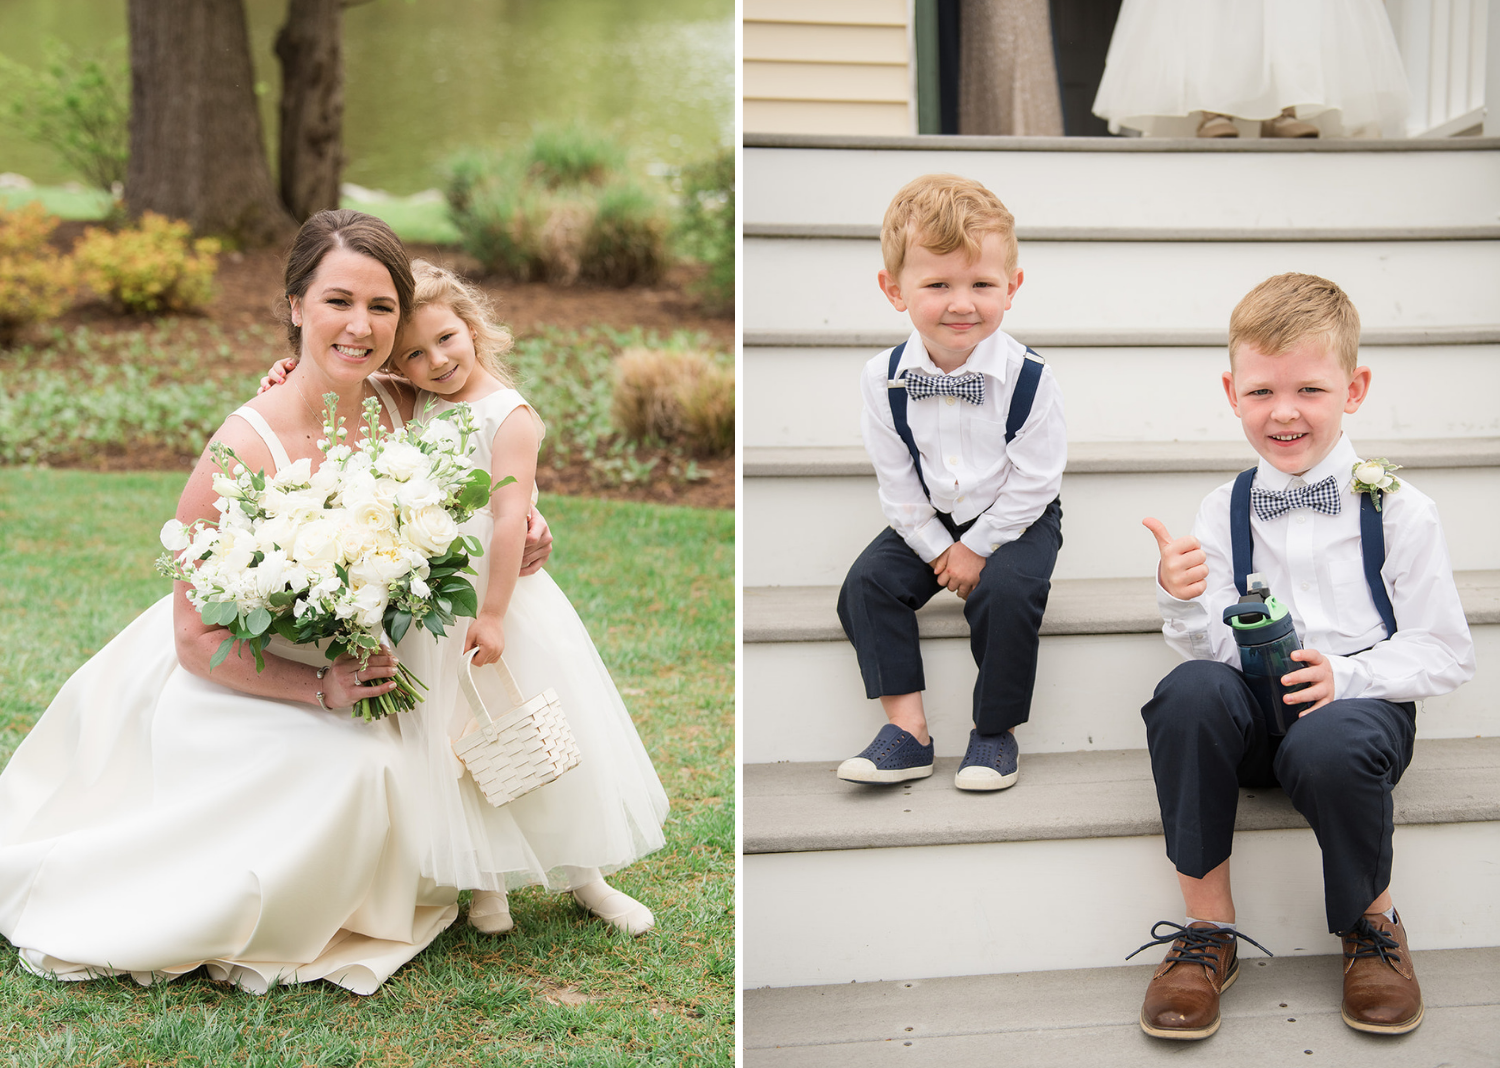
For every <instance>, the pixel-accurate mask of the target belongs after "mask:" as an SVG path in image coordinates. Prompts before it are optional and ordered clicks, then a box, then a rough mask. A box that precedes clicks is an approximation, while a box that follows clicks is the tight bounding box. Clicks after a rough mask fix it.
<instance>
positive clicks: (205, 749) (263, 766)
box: [0, 399, 458, 994]
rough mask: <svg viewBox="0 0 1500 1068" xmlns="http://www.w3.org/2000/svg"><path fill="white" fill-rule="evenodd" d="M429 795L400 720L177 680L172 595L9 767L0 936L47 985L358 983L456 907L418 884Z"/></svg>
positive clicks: (2, 818)
mask: <svg viewBox="0 0 1500 1068" xmlns="http://www.w3.org/2000/svg"><path fill="white" fill-rule="evenodd" d="M394 407H395V406H394V405H393V404H390V403H389V400H388V399H387V409H388V410H390V411H391V412H392V415H393V418H394V420H395V421H396V424H397V425H398V426H399V425H400V416H399V415H396V414H395V411H394ZM244 412H249V416H248V417H247V419H248V421H249V422H251V424H252V425H255V424H256V423H257V422H258V423H259V424H260V425H259V426H257V427H256V429H257V430H258V431H259V432H260V433H261V436H262V437H264V438H265V439H266V444H267V446H269V448H270V450H271V453H272V455H273V456H274V457H275V462H276V463H277V465H278V466H281V465H284V464H285V463H287V455H286V452H285V450H284V449H283V448H282V446H281V443H280V442H279V441H278V440H276V438H275V436H274V435H272V434H271V433H270V430H269V427H266V426H265V424H264V421H263V420H261V419H260V416H259V415H258V413H255V412H253V411H250V410H249V409H241V412H240V413H237V414H243V413H244ZM270 651H271V652H274V653H275V654H276V655H278V656H282V657H286V658H287V659H292V660H298V661H301V662H303V663H314V664H321V663H326V660H325V659H324V658H323V655H322V653H320V652H319V651H318V650H317V649H314V648H310V647H307V646H292V645H288V644H285V643H283V642H281V640H280V639H276V640H275V642H273V644H272V645H271V646H270ZM421 792H422V790H421V787H420V786H415V787H414V786H413V779H412V775H411V769H410V766H409V763H408V762H407V758H406V757H405V755H404V750H403V747H402V743H401V738H400V732H399V728H398V725H397V723H395V722H394V721H391V720H384V721H380V722H376V723H365V722H362V721H360V720H356V719H353V718H352V717H351V716H350V714H349V712H348V711H347V710H337V711H332V712H325V711H323V710H322V709H320V708H317V707H315V706H309V705H305V704H295V703H290V702H282V701H274V700H270V699H267V698H261V697H252V696H250V695H248V694H244V693H240V692H239V691H236V690H231V689H229V688H228V687H225V686H220V685H218V684H216V683H213V682H209V681H207V680H205V679H202V678H199V677H197V676H195V675H191V674H189V673H188V672H187V671H185V670H184V669H183V668H182V667H181V666H180V665H179V664H178V662H177V655H176V650H175V645H174V638H173V624H172V598H171V597H170V596H169V597H165V598H163V599H162V600H160V601H158V602H157V603H156V604H154V605H153V606H152V607H150V608H148V609H147V610H146V611H145V612H144V613H142V614H141V615H140V616H139V617H138V618H137V619H136V620H135V621H134V622H133V623H131V624H130V626H128V627H126V628H125V630H123V631H122V632H121V633H120V634H119V635H117V636H116V637H115V638H114V639H113V640H112V641H111V642H110V643H109V644H108V645H106V646H105V647H104V648H103V649H101V650H100V651H99V652H98V653H97V654H96V655H95V656H94V657H93V658H92V659H90V660H89V661H88V662H87V663H86V664H84V665H83V666H82V667H81V668H79V669H78V671H77V672H75V673H74V675H73V676H72V678H70V679H69V680H68V681H67V683H66V684H64V686H63V688H62V689H61V690H60V691H59V692H58V694H57V697H56V698H55V699H54V700H53V702H52V704H51V706H50V707H49V708H48V709H47V711H46V713H45V714H44V715H43V716H42V717H41V719H40V720H39V721H38V722H37V724H36V726H35V727H34V728H33V729H32V731H31V733H30V734H28V735H27V737H26V738H25V740H24V741H23V742H22V743H21V745H20V747H19V748H18V749H17V750H16V753H15V755H14V756H13V757H12V758H11V760H10V763H9V765H8V766H7V767H6V768H5V771H4V773H3V774H0V933H3V934H4V935H5V937H6V938H8V939H9V940H10V942H11V943H12V944H13V945H14V946H15V947H16V948H17V949H18V950H19V952H20V957H21V962H22V964H23V965H24V966H25V967H26V968H28V969H30V970H31V971H33V972H36V973H39V974H43V975H50V976H53V977H55V978H58V979H86V978H89V977H90V976H93V975H101V974H118V973H128V974H131V975H133V976H134V977H135V978H136V979H137V980H139V981H141V982H143V983H144V982H149V981H151V980H152V979H153V978H158V979H160V978H171V977H173V976H176V975H180V974H182V973H184V972H187V971H191V970H192V969H194V968H196V967H198V966H199V965H200V964H206V965H207V966H208V971H209V973H210V974H211V975H212V976H214V977H215V978H219V979H228V980H230V981H232V982H235V983H237V984H239V985H240V986H242V987H245V988H247V989H250V990H254V991H257V992H259V991H264V990H265V989H266V988H267V986H268V985H269V984H270V983H272V982H275V981H278V980H279V981H281V982H300V981H306V980H311V979H318V978H323V979H328V980H330V981H332V982H335V983H338V984H339V985H341V986H344V987H347V988H349V989H350V990H353V991H355V992H357V993H362V994H367V993H370V992H371V991H373V990H374V989H375V988H376V987H378V986H379V985H380V984H381V982H383V981H384V980H385V979H386V978H387V977H388V976H389V975H390V974H391V973H392V972H393V971H395V970H396V969H397V968H398V967H400V966H401V965H402V964H403V963H405V962H406V961H408V960H410V959H411V958H412V957H413V956H415V955H416V954H417V953H418V952H419V951H420V950H421V949H422V948H423V947H425V946H426V945H427V944H428V943H429V942H431V941H432V939H433V938H434V937H436V936H437V934H438V933H439V932H440V931H442V930H443V928H444V927H446V926H447V925H448V924H450V923H451V922H452V921H453V919H454V918H455V916H456V915H457V911H458V909H457V905H456V901H457V897H458V892H457V890H455V889H453V888H452V887H448V888H440V887H438V886H437V885H436V884H434V882H433V881H432V880H430V879H424V878H423V877H422V876H421V875H420V873H419V872H418V864H417V858H418V854H419V852H420V849H419V847H418V845H417V842H416V840H415V838H414V834H413V824H414V823H415V822H416V820H415V819H414V818H413V814H414V813H416V812H418V811H421V810H422V800H421V797H420V794H421Z"/></svg>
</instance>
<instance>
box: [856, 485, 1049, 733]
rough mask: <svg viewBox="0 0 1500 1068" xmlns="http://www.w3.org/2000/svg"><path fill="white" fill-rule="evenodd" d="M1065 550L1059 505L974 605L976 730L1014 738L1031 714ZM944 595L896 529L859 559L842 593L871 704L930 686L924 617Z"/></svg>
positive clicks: (999, 561) (988, 573)
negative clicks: (1041, 640) (921, 639)
mask: <svg viewBox="0 0 1500 1068" xmlns="http://www.w3.org/2000/svg"><path fill="white" fill-rule="evenodd" d="M940 518H941V513H940ZM945 525H948V524H946V523H945ZM949 529H950V531H961V530H964V529H966V528H964V527H953V526H949ZM956 536H957V535H956V534H955V537H956ZM1061 547H1062V504H1061V502H1060V501H1057V500H1054V501H1053V502H1052V503H1051V504H1049V505H1048V506H1047V509H1046V511H1044V512H1043V513H1042V514H1041V516H1040V517H1039V518H1038V519H1037V521H1036V522H1035V523H1032V524H1031V526H1029V527H1027V528H1026V530H1025V532H1024V533H1023V534H1022V535H1021V536H1020V537H1019V538H1017V539H1016V540H1015V541H1013V542H1010V543H1008V544H1006V545H1002V546H1000V548H999V549H997V550H995V552H994V553H992V554H991V555H990V557H989V559H988V560H987V561H986V563H985V565H984V570H983V571H982V572H981V573H980V577H979V585H977V586H975V587H974V590H973V592H972V593H970V594H969V599H968V600H967V601H965V602H964V618H965V619H967V620H968V621H969V649H970V651H971V652H972V653H973V654H974V662H975V663H976V664H978V665H979V679H978V681H977V682H976V683H975V684H974V726H975V727H977V728H978V729H979V733H980V734H999V733H1001V732H1002V731H1007V730H1010V728H1012V727H1014V726H1015V725H1016V724H1018V723H1025V722H1026V719H1027V717H1028V716H1030V715H1031V691H1032V689H1033V687H1034V686H1035V684H1036V654H1037V645H1038V639H1037V632H1038V631H1039V630H1040V629H1041V625H1042V613H1043V612H1044V611H1045V610H1046V608H1047V594H1048V593H1049V592H1050V591H1051V589H1052V566H1053V564H1055V563H1056V562H1057V551H1058V549H1060V548H1061ZM942 588H943V587H942V586H940V585H938V581H937V579H936V577H934V575H933V573H932V566H931V565H930V564H927V563H924V562H923V561H922V558H921V557H919V556H918V555H917V554H916V553H914V552H912V551H911V547H910V546H909V545H907V544H906V542H905V541H904V540H903V539H902V538H901V535H899V534H897V533H896V532H895V531H894V530H891V529H890V528H889V527H887V528H886V530H885V532H884V533H882V534H881V535H880V536H879V537H877V538H876V539H875V540H874V541H872V542H871V543H870V544H869V545H868V546H867V547H866V548H865V551H864V552H862V553H860V555H859V559H857V560H855V561H854V566H853V567H851V568H850V569H849V575H848V577H847V578H845V579H844V586H843V589H841V590H840V591H839V621H840V622H841V623H843V625H844V633H845V634H847V635H848V636H849V640H850V641H851V642H852V643H854V652H855V655H856V656H857V657H858V658H859V671H860V674H861V675H862V676H863V677H864V681H865V696H866V697H871V698H875V697H886V696H894V695H897V694H903V693H914V692H916V691H918V690H925V689H926V688H927V681H926V677H925V676H924V674H923V671H922V651H921V649H920V647H919V646H918V641H917V615H916V613H917V609H918V608H921V607H922V606H923V605H924V604H926V603H927V602H928V601H930V600H932V598H933V596H934V595H935V594H936V593H937V592H938V590H940V589H942Z"/></svg>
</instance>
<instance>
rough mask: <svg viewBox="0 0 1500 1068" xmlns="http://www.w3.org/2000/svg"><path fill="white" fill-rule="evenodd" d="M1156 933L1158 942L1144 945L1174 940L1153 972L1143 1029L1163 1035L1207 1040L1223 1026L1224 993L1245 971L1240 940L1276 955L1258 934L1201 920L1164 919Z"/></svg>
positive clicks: (1154, 943)
mask: <svg viewBox="0 0 1500 1068" xmlns="http://www.w3.org/2000/svg"><path fill="white" fill-rule="evenodd" d="M1159 927H1169V928H1175V929H1176V930H1177V932H1178V933H1177V934H1176V935H1173V934H1166V935H1158V934H1157V928H1159ZM1151 935H1152V938H1153V939H1154V940H1153V941H1151V942H1147V943H1146V945H1144V946H1142V947H1141V949H1146V948H1148V947H1149V946H1159V945H1163V944H1164V943H1167V942H1170V943H1171V944H1172V947H1171V948H1170V949H1168V950H1167V955H1166V957H1165V959H1163V960H1162V962H1161V967H1159V968H1157V969H1156V972H1155V974H1153V975H1152V976H1151V983H1150V985H1149V986H1147V987H1146V1000H1145V1002H1144V1003H1143V1004H1142V1005H1141V1030H1142V1031H1144V1032H1146V1034H1148V1035H1154V1036H1155V1037H1157V1038H1176V1039H1198V1038H1207V1037H1208V1036H1209V1035H1211V1034H1213V1033H1214V1032H1215V1031H1217V1030H1218V1029H1219V995H1220V994H1222V993H1223V992H1224V991H1225V990H1227V989H1229V985H1230V984H1231V983H1233V982H1234V981H1235V979H1237V978H1239V974H1240V970H1239V969H1240V962H1239V957H1238V954H1237V953H1236V951H1235V947H1236V941H1235V940H1236V939H1237V938H1244V939H1245V940H1246V941H1247V942H1249V943H1251V944H1252V945H1254V946H1257V947H1259V948H1260V949H1262V950H1265V952H1266V953H1267V955H1269V954H1270V951H1269V950H1266V949H1265V947H1264V946H1262V945H1261V944H1260V943H1259V942H1256V941H1255V939H1253V938H1249V937H1247V936H1245V935H1242V934H1240V933H1239V932H1238V931H1233V930H1230V929H1228V928H1224V927H1216V926H1215V925H1213V924H1211V923H1203V922H1201V921H1200V922H1198V923H1194V924H1193V925H1192V926H1191V927H1184V926H1182V925H1181V924H1178V923H1172V922H1171V921H1169V920H1158V921H1157V922H1156V923H1155V924H1154V925H1153V926H1152V928H1151ZM1141 949H1138V950H1136V951H1135V953H1139V952H1140V951H1141ZM1135 953H1132V954H1130V957H1133V956H1135ZM1130 957H1126V958H1125V959H1126V960H1129V959H1130Z"/></svg>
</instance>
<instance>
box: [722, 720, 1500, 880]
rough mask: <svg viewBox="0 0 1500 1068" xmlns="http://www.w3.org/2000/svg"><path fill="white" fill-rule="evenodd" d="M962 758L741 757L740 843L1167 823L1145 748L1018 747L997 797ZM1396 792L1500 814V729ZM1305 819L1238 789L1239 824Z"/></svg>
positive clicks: (1441, 817)
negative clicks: (974, 778)
mask: <svg viewBox="0 0 1500 1068" xmlns="http://www.w3.org/2000/svg"><path fill="white" fill-rule="evenodd" d="M851 755H852V754H851ZM958 764H959V758H957V757H947V758H939V759H938V760H937V761H936V765H935V769H934V772H933V775H932V777H931V778H928V779H920V780H916V781H914V782H911V783H904V784H900V785H893V786H881V787H868V786H859V785H856V784H853V783H846V782H843V781H842V780H840V779H838V778H837V777H836V776H835V774H834V773H835V770H836V769H837V767H838V764H837V762H817V763H780V764H749V765H746V766H745V768H744V769H743V771H744V774H743V780H742V781H743V795H744V805H743V808H742V812H743V842H744V846H743V848H744V852H745V853H746V854H753V853H786V852H807V851H817V850H840V849H881V848H892V847H900V846H932V845H968V844H974V843H982V842H1027V841H1044V840H1048V841H1055V840H1060V839H1073V838H1121V837H1135V836H1139V835H1158V834H1161V833H1162V831H1161V818H1160V812H1159V809H1158V807H1157V800H1156V790H1155V786H1154V784H1153V782H1152V778H1151V761H1150V757H1149V755H1148V754H1147V753H1146V751H1145V750H1141V749H1118V750H1104V751H1098V750H1095V751H1090V752H1074V753H1035V754H1024V753H1023V754H1022V762H1021V764H1022V767H1021V779H1020V781H1019V782H1018V783H1017V784H1016V785H1015V786H1013V787H1011V788H1010V789H1008V790H1004V791H1001V792H1000V793H999V795H998V796H991V795H985V794H978V795H976V794H970V793H965V792H963V791H960V790H957V789H955V788H954V787H953V774H954V772H955V771H957V769H958ZM1394 800H1395V820H1396V823H1397V824H1398V825H1402V824H1423V823H1471V822H1483V821H1490V820H1500V738H1453V739H1424V740H1422V741H1421V742H1419V743H1418V745H1417V747H1416V754H1415V756H1414V757H1413V759H1412V763H1411V766H1410V767H1409V768H1408V769H1407V771H1406V774H1405V775H1404V776H1403V777H1402V780H1401V783H1400V785H1398V786H1397V787H1396V790H1395V793H1394ZM1304 826H1306V821H1305V820H1303V818H1302V816H1301V815H1300V814H1298V812H1297V811H1296V810H1295V809H1294V808H1293V807H1292V805H1291V802H1290V801H1289V800H1288V799H1287V798H1286V796H1285V795H1284V794H1283V793H1282V792H1281V791H1280V790H1277V789H1247V790H1241V791H1240V803H1239V809H1238V812H1237V814H1236V817H1235V829H1236V830H1242V831H1251V830H1281V829H1289V828H1301V827H1304Z"/></svg>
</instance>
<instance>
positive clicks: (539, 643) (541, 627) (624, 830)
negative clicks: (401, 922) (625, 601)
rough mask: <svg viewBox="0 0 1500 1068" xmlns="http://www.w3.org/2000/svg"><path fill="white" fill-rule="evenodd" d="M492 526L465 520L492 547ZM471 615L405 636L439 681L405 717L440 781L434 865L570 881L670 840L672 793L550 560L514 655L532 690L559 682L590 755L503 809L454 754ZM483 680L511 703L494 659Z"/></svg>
mask: <svg viewBox="0 0 1500 1068" xmlns="http://www.w3.org/2000/svg"><path fill="white" fill-rule="evenodd" d="M491 530H492V527H491V525H490V523H489V521H488V516H487V515H486V514H484V513H481V514H480V515H479V516H476V517H475V518H474V519H473V520H471V521H470V524H467V525H466V526H465V531H466V532H468V533H472V534H474V535H475V536H477V537H480V538H481V540H482V541H483V543H484V544H485V545H486V546H488V545H489V536H490V531H491ZM474 563H475V566H476V568H477V569H479V571H480V574H479V576H478V577H477V579H476V580H475V583H474V585H475V589H477V590H480V591H483V590H484V589H485V587H486V582H487V578H488V575H487V572H486V568H487V565H488V557H487V556H485V557H480V558H478V559H476V560H475V561H474ZM482 599H483V594H482V593H481V600H482ZM468 623H469V621H468V620H467V619H460V620H458V622H457V624H456V625H455V626H454V627H452V628H450V629H449V633H448V635H447V636H446V637H445V638H443V639H442V640H441V641H435V640H434V639H433V638H432V636H431V635H430V634H428V633H427V632H426V631H421V632H417V631H416V629H415V628H413V631H412V632H411V633H409V634H408V635H407V636H406V637H405V639H403V641H402V642H401V644H400V646H399V647H398V653H399V654H400V656H401V658H402V660H403V661H404V662H405V663H406V664H407V665H408V666H409V667H411V668H412V670H413V671H415V672H416V674H417V676H418V677H419V678H421V679H422V681H423V682H424V683H426V684H427V685H428V687H429V691H428V694H427V700H426V701H425V703H424V704H422V705H419V706H418V708H417V709H416V710H415V711H413V712H411V713H403V714H402V724H401V728H402V730H401V733H402V738H403V740H404V744H406V745H407V746H408V747H409V754H410V756H411V758H412V759H413V760H415V761H417V762H419V763H421V764H423V765H424V766H425V768H426V776H427V778H428V780H429V782H428V786H429V789H428V790H427V796H428V798H429V800H430V807H429V808H428V810H427V814H426V818H427V821H428V826H427V827H426V829H425V833H424V835H423V839H424V841H425V843H426V848H425V850H424V852H423V856H422V873H423V875H424V876H426V877H428V878H430V879H432V880H434V881H436V882H438V883H441V884H442V885H444V886H457V887H460V888H463V889H487V890H500V889H514V888H516V887H519V886H527V885H533V884H540V885H543V886H546V887H548V888H549V889H552V890H563V889H567V888H568V887H570V886H574V885H577V884H578V883H579V882H580V881H583V882H587V881H589V880H590V879H592V878H595V877H597V876H596V875H595V873H594V872H593V869H598V870H599V872H601V873H603V874H608V873H610V872H612V871H616V870H618V869H620V868H623V867H625V866H626V865H627V864H630V863H631V862H633V861H635V860H637V859H639V858H640V857H643V856H645V855H646V854H647V853H651V852H653V851H655V850H657V849H660V848H661V847H662V845H663V844H664V841H665V840H664V837H663V835H662V824H663V822H664V821H665V819H666V815H667V797H666V793H665V791H664V790H663V789H662V785H661V781H660V780H659V779H658V778H657V775H656V770H655V768H653V767H652V765H651V759H650V757H649V756H648V755H647V754H646V749H645V746H643V745H642V744H641V739H640V736H639V735H638V734H637V733H636V730H635V724H634V723H633V722H632V721H631V719H630V713H629V712H628V711H627V710H626V708H625V704H624V702H623V701H622V700H621V699H620V695H619V692H618V691H617V690H616V689H615V685H614V682H613V680H612V679H611V678H610V676H609V672H608V670H607V669H606V668H605V666H604V663H603V661H602V660H600V658H599V654H598V652H597V651H596V650H595V648H594V643H593V641H592V640H591V639H590V638H589V634H588V631H587V630H586V629H585V628H584V625H583V622H582V621H581V620H580V619H579V618H578V613H577V612H575V611H574V610H573V606H572V605H571V604H570V603H569V602H568V598H567V596H566V595H565V594H564V593H563V591H562V590H561V589H559V588H558V586H557V583H555V582H553V581H552V578H551V576H549V575H548V574H547V573H546V572H545V571H542V572H538V573H537V574H535V575H529V576H525V577H523V578H520V579H518V580H517V582H516V589H515V593H514V594H513V595H512V597H511V602H510V608H509V610H508V611H507V613H506V616H505V621H504V627H505V654H504V655H505V661H506V664H507V665H508V666H509V667H510V670H511V673H512V674H513V675H514V676H515V678H516V682H517V684H518V685H519V686H520V688H521V692H522V693H523V694H524V695H525V696H527V697H530V696H532V695H533V694H536V693H538V692H540V691H541V690H544V689H547V688H549V687H550V688H551V689H554V690H556V691H557V694H558V697H559V699H560V700H561V703H562V709H563V712H564V713H565V714H566V715H567V718H568V724H569V726H570V727H571V728H572V730H573V733H574V735H575V736H576V737H577V739H578V746H579V749H580V751H581V753H582V759H581V761H580V762H579V764H578V766H577V767H575V768H573V769H572V770H571V771H568V772H566V773H565V774H563V775H562V776H561V777H560V778H558V779H557V780H555V781H554V782H551V783H549V784H547V785H546V786H543V787H541V788H539V789H537V790H534V791H532V792H531V793H529V794H527V795H526V796H524V797H521V798H518V799H517V800H515V801H512V802H510V803H509V804H506V805H502V806H500V807H498V808H497V807H495V806H492V805H491V804H489V802H488V801H486V800H485V799H484V795H483V794H482V793H481V792H480V790H479V787H478V786H477V785H476V784H475V782H474V780H473V778H472V777H471V776H470V775H469V774H468V772H467V771H466V770H465V768H464V766H463V764H462V763H460V762H459V760H458V758H457V757H456V756H454V754H453V741H454V740H455V739H457V738H459V737H461V736H462V735H463V733H464V730H465V728H466V727H467V726H468V724H469V722H470V720H471V718H472V716H471V713H470V710H469V705H468V702H467V700H466V699H465V698H464V696H463V695H462V693H460V691H459V687H458V674H459V663H460V660H461V658H462V653H463V647H464V639H465V636H466V635H467V632H468ZM474 682H475V688H476V689H478V690H479V691H480V693H481V695H482V696H483V698H484V701H485V706H486V707H487V708H488V709H489V710H490V712H491V713H492V714H498V713H499V712H502V711H504V710H506V709H508V708H509V707H510V700H509V698H508V697H507V696H506V694H505V689H504V687H503V686H502V685H501V683H500V680H499V677H498V676H497V675H496V674H495V672H494V670H493V669H492V668H490V667H476V668H475V669H474ZM581 873H582V877H581V878H580V874H581Z"/></svg>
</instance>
